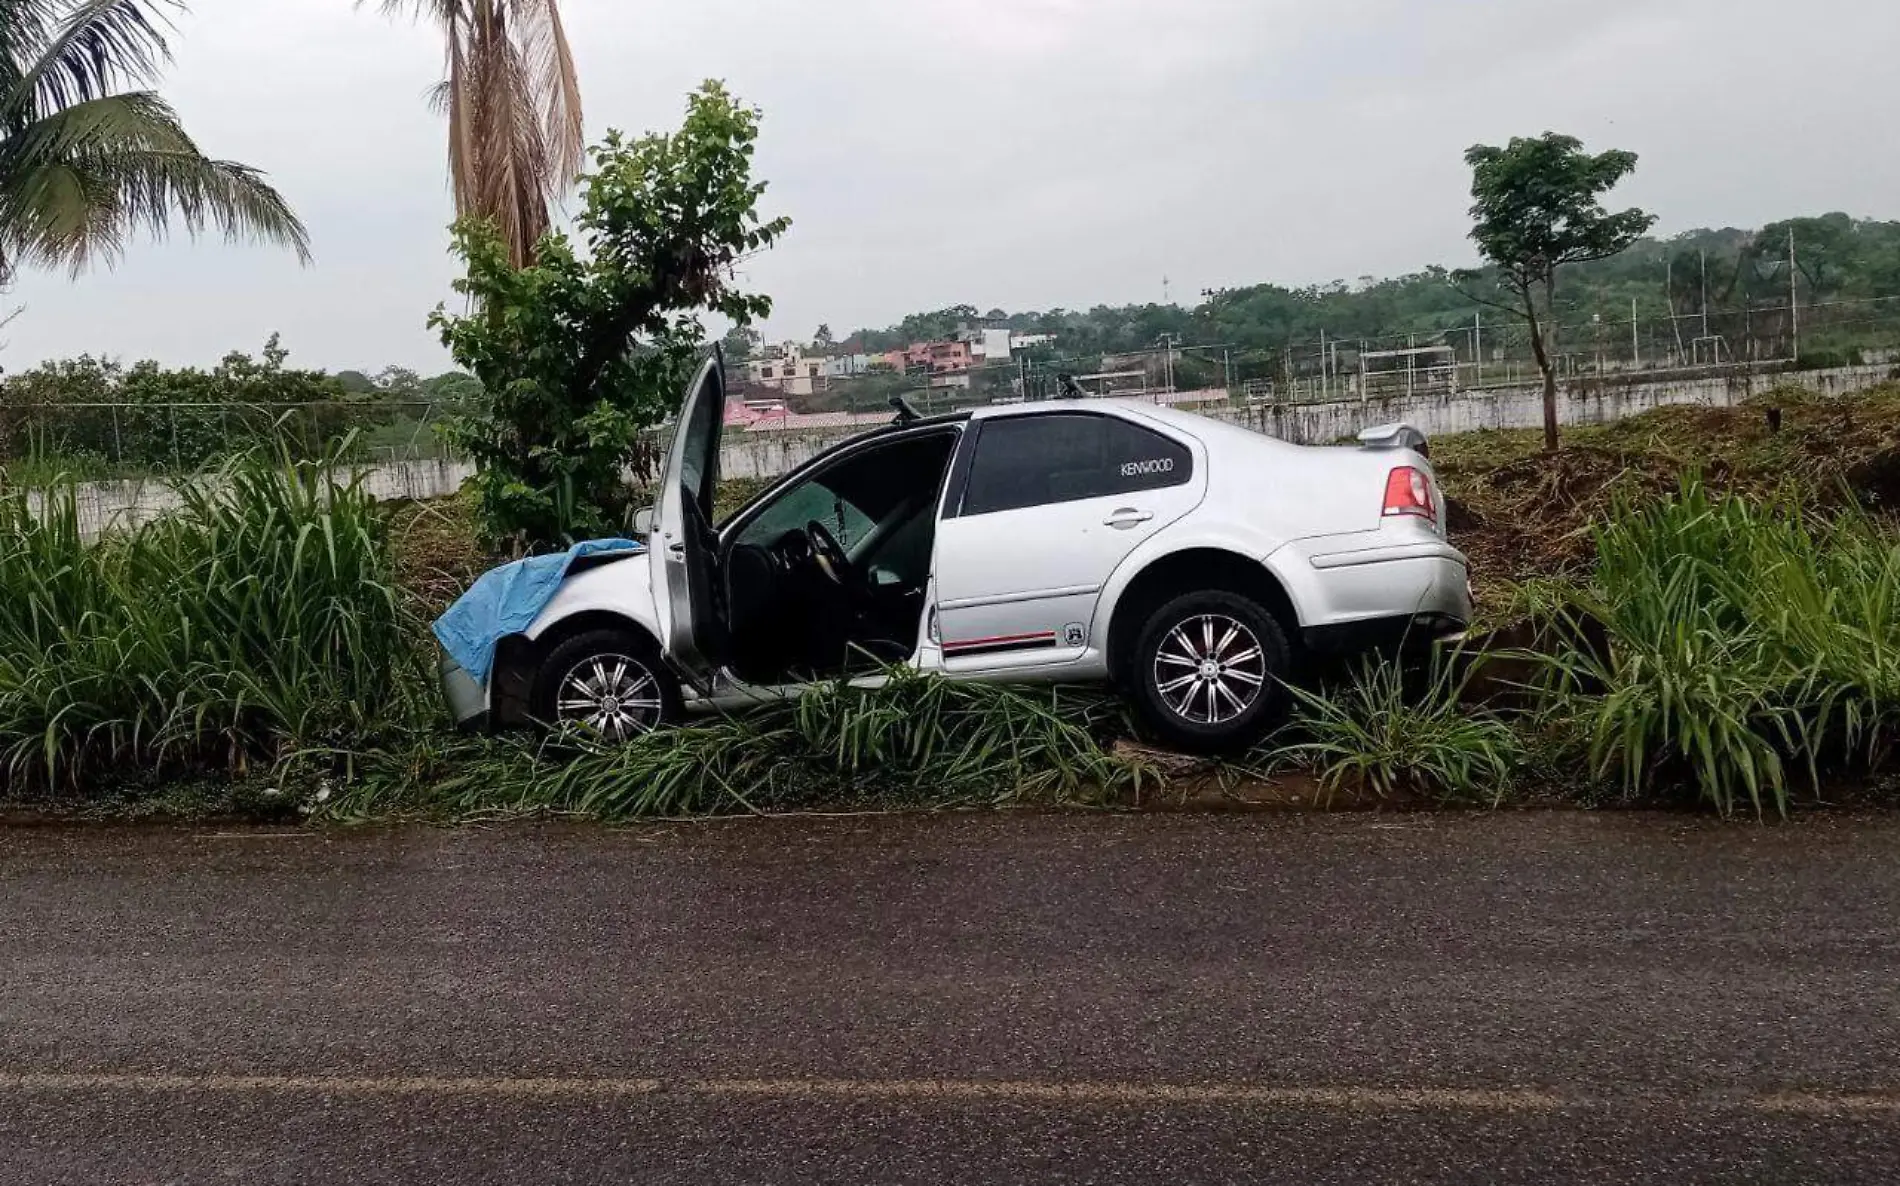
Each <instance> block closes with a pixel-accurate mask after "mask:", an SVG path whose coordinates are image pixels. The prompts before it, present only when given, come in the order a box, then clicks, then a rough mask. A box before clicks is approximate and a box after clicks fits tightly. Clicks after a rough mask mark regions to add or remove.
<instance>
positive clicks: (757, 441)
mask: <svg viewBox="0 0 1900 1186" xmlns="http://www.w3.org/2000/svg"><path fill="white" fill-rule="evenodd" d="M863 431H864V430H863V429H862V428H814V429H787V430H783V431H772V430H762V431H757V432H742V431H735V430H734V429H732V428H728V429H727V430H726V436H725V440H724V442H723V443H722V444H721V445H720V448H719V476H720V477H722V478H776V477H778V476H779V475H781V474H788V473H790V472H792V471H793V470H795V469H797V468H798V467H799V466H801V465H803V464H805V463H806V462H807V461H810V460H811V459H812V458H814V457H816V456H818V455H819V454H820V453H823V452H824V451H825V450H826V449H829V448H831V447H832V446H833V445H835V444H837V443H838V442H839V441H842V440H846V439H848V438H850V437H854V436H857V435H858V434H859V433H861V432H863Z"/></svg>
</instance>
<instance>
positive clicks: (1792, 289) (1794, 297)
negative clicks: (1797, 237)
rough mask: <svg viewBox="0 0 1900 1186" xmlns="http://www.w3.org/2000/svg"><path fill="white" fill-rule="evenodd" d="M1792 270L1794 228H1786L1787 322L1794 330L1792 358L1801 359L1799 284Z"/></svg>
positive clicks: (1797, 360)
mask: <svg viewBox="0 0 1900 1186" xmlns="http://www.w3.org/2000/svg"><path fill="white" fill-rule="evenodd" d="M1798 275H1799V273H1797V272H1796V271H1795V270H1794V228H1793V227H1789V228H1788V322H1789V325H1790V326H1791V327H1792V328H1793V330H1794V360H1795V361H1796V362H1797V363H1798V362H1800V361H1801V286H1800V284H1799V282H1798V281H1797V279H1796V277H1797V276H1798Z"/></svg>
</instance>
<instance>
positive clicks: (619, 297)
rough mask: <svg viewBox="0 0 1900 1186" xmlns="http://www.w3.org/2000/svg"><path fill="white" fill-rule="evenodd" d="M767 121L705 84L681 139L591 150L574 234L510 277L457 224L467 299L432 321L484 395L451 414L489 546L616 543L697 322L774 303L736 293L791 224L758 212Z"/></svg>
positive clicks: (494, 237) (496, 239)
mask: <svg viewBox="0 0 1900 1186" xmlns="http://www.w3.org/2000/svg"><path fill="white" fill-rule="evenodd" d="M758 128H759V112H758V110H757V109H756V108H752V107H746V106H741V105H740V104H739V103H737V102H736V101H735V100H734V99H733V98H732V96H731V95H729V94H728V93H727V92H726V89H725V88H724V87H723V86H721V85H720V84H719V83H716V82H707V83H705V84H704V85H702V86H701V87H700V88H699V90H697V91H695V92H694V93H693V95H692V97H691V99H690V100H689V101H688V103H687V112H686V122H685V124H684V125H683V126H682V127H681V128H680V130H679V131H678V132H675V133H673V134H671V135H661V134H653V135H648V136H644V137H642V138H640V139H638V140H634V141H631V142H629V141H626V140H624V139H622V138H621V136H620V135H619V134H618V133H609V135H608V136H607V139H606V141H605V143H604V144H602V145H601V146H600V147H598V148H596V149H594V150H593V151H592V153H591V154H590V155H591V157H592V160H593V172H592V173H591V174H590V175H589V176H587V177H586V178H584V179H583V200H582V209H581V212H580V215H579V216H578V217H577V218H576V219H575V225H576V227H577V229H578V232H579V237H580V239H581V240H582V241H583V242H584V244H585V247H586V250H585V252H584V253H581V252H577V251H576V250H575V248H574V246H573V244H572V243H571V242H570V241H569V240H568V238H567V236H566V235H565V234H561V233H558V232H555V233H550V234H549V235H547V236H546V237H544V238H543V239H542V241H541V244H540V247H539V249H538V251H537V257H536V262H534V263H533V264H531V265H529V266H527V267H523V268H517V267H515V266H514V265H513V264H512V263H511V262H510V257H509V251H508V247H507V245H506V244H505V243H504V242H503V241H502V239H501V237H500V235H499V234H497V233H496V231H495V228H494V226H493V225H492V224H490V223H487V222H484V221H470V220H464V221H462V222H460V223H458V224H456V228H455V248H456V251H457V252H458V253H459V254H460V255H461V256H462V257H463V259H465V260H466V261H467V266H468V275H467V277H466V278H465V279H462V280H459V281H457V282H456V285H455V289H456V291H457V292H459V293H462V294H464V295H466V296H468V297H469V298H471V301H472V304H473V308H472V309H471V311H470V312H469V313H468V314H467V315H465V316H457V315H451V314H449V313H447V312H445V311H444V310H442V309H437V310H436V313H435V315H434V317H432V318H431V319H430V324H431V325H432V326H434V327H435V328H436V329H438V330H439V331H441V334H442V341H443V344H444V345H446V346H447V347H448V348H449V351H450V353H451V354H453V355H454V357H455V361H456V364H457V365H458V366H460V367H461V368H462V369H464V370H466V371H468V372H470V373H471V374H473V375H475V376H476V377H477V378H478V379H480V380H481V383H482V387H483V389H484V391H485V393H486V399H485V400H484V401H483V403H482V405H481V406H479V407H478V408H475V409H472V410H470V411H467V412H465V413H463V414H461V415H459V416H456V417H455V418H453V419H452V420H451V421H450V422H449V425H448V430H447V431H448V434H449V437H450V439H451V441H452V442H453V443H455V444H457V445H459V446H460V447H461V448H462V449H464V450H465V451H466V452H467V453H468V454H469V455H470V456H471V457H472V458H473V459H474V461H475V463H476V465H477V467H478V472H477V476H476V479H475V485H476V491H477V494H478V496H479V498H480V511H481V516H482V521H483V525H484V527H485V529H486V531H487V532H488V533H489V535H490V536H491V537H493V538H496V539H511V540H513V541H515V542H517V543H522V544H526V545H529V546H548V545H553V544H558V543H561V542H564V541H567V540H572V539H577V538H582V537H585V536H589V535H601V534H606V533H609V532H613V531H619V530H624V526H625V516H626V512H627V510H628V505H627V504H628V501H629V497H630V488H629V486H628V483H627V473H628V471H629V467H630V466H632V465H634V463H635V462H636V460H637V458H638V457H639V454H640V452H641V450H640V442H641V438H642V434H643V433H645V432H646V431H647V430H649V429H651V428H652V427H653V426H655V425H657V424H659V423H660V422H661V421H662V420H663V419H665V418H666V416H667V415H668V414H669V413H671V412H673V411H675V410H676V407H677V404H678V399H679V394H680V389H681V386H682V384H683V383H684V382H685V380H686V379H687V378H688V376H689V374H690V368H691V366H692V364H693V362H694V360H695V357H696V355H697V354H698V352H699V350H700V344H701V343H702V342H703V341H704V340H705V331H704V330H703V328H702V327H701V325H700V321H699V314H700V313H701V312H702V311H711V312H716V313H720V314H722V315H724V316H725V317H726V318H728V319H729V320H731V321H733V322H734V323H735V324H737V325H739V326H741V327H743V326H745V325H748V324H750V323H751V322H752V320H753V319H754V318H757V317H763V316H765V315H766V314H768V313H769V312H770V311H771V301H770V300H769V299H768V298H766V297H764V296H758V295H749V294H746V293H742V292H740V291H738V290H737V289H736V288H735V287H734V286H733V275H732V271H733V265H734V264H735V263H736V262H737V261H738V260H739V259H740V258H741V257H743V256H745V255H747V254H750V253H753V252H757V251H761V250H763V249H765V248H767V247H769V246H770V245H771V244H772V243H773V242H774V241H775V240H777V239H778V237H779V236H780V235H782V234H783V233H784V232H785V230H786V228H787V227H788V226H790V222H789V220H787V219H783V218H779V219H773V220H771V221H769V222H768V221H764V220H762V219H761V218H760V216H759V214H758V203H759V198H760V196H761V195H762V194H763V193H764V192H765V185H764V183H763V182H757V181H754V180H753V178H752V156H753V146H754V144H755V142H756V141H757V139H758Z"/></svg>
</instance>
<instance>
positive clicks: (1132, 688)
mask: <svg viewBox="0 0 1900 1186" xmlns="http://www.w3.org/2000/svg"><path fill="white" fill-rule="evenodd" d="M1290 667H1291V659H1290V655H1289V651H1288V648H1287V641H1286V634H1285V632H1284V631H1282V630H1281V629H1280V624H1279V623H1278V622H1276V621H1274V619H1273V615H1272V614H1270V613H1268V612H1267V611H1266V609H1265V608H1263V607H1262V606H1261V605H1259V604H1258V603H1257V602H1255V601H1254V600H1252V599H1251V598H1249V597H1245V596H1243V595H1241V594H1239V593H1229V592H1225V591H1221V590H1210V591H1206V592H1199V593H1187V594H1184V595H1182V596H1180V597H1177V598H1175V599H1174V600H1172V601H1170V602H1168V603H1167V604H1166V605H1163V606H1162V607H1161V608H1159V609H1157V610H1155V611H1154V613H1152V614H1150V615H1149V616H1148V621H1147V624H1146V625H1144V626H1143V627H1142V630H1141V633H1140V635H1139V636H1138V641H1137V643H1136V646H1135V655H1134V659H1133V662H1132V663H1131V664H1130V666H1129V668H1128V669H1127V671H1126V676H1125V679H1126V682H1127V684H1128V687H1127V689H1126V691H1127V692H1128V694H1129V697H1130V699H1132V700H1133V701H1134V705H1135V708H1136V710H1137V712H1138V713H1139V715H1140V716H1141V719H1142V721H1143V723H1145V724H1146V725H1147V727H1148V728H1149V730H1150V731H1151V732H1153V733H1154V734H1155V736H1156V737H1157V738H1158V739H1160V740H1162V741H1165V742H1167V743H1169V744H1172V745H1178V746H1181V747H1182V748H1184V749H1188V750H1195V751H1200V752H1207V753H1215V752H1225V751H1231V750H1236V749H1243V748H1245V747H1246V746H1248V745H1251V744H1253V743H1254V742H1256V741H1258V740H1260V738H1261V737H1263V736H1265V734H1266V733H1267V731H1268V730H1269V729H1271V728H1273V727H1274V726H1275V725H1277V724H1279V723H1280V721H1281V720H1282V719H1283V718H1284V717H1285V715H1286V710H1287V701H1288V696H1287V690H1286V687H1285V685H1284V683H1283V682H1282V681H1283V680H1284V679H1285V678H1286V676H1287V674H1288V671H1289V669H1290Z"/></svg>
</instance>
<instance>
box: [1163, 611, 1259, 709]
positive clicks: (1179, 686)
mask: <svg viewBox="0 0 1900 1186" xmlns="http://www.w3.org/2000/svg"><path fill="white" fill-rule="evenodd" d="M1154 686H1155V691H1156V693H1158V694H1159V695H1160V697H1161V702H1162V703H1163V704H1165V705H1167V706H1168V710H1169V711H1170V712H1172V713H1174V715H1176V716H1178V717H1180V718H1181V719H1182V720H1184V721H1187V722H1189V723H1191V724H1195V725H1224V724H1227V723H1228V722H1230V721H1234V720H1238V719H1239V718H1240V717H1242V716H1243V715H1245V714H1246V712H1247V710H1248V709H1250V708H1252V707H1253V705H1254V702H1255V701H1257V700H1259V699H1260V696H1261V694H1262V693H1263V692H1264V691H1265V690H1266V686H1267V654H1266V651H1265V649H1264V648H1262V647H1261V645H1260V638H1259V636H1258V635H1256V634H1255V633H1254V632H1253V631H1252V630H1251V629H1249V628H1248V626H1247V624H1246V623H1244V622H1241V621H1240V620H1238V619H1236V618H1232V617H1229V616H1228V615H1226V614H1196V615H1194V616H1193V617H1191V618H1188V619H1186V620H1184V621H1182V622H1181V623H1179V624H1178V625H1176V626H1175V628H1174V629H1172V630H1170V631H1168V633H1167V636H1166V637H1165V638H1163V639H1162V640H1161V646H1160V647H1159V648H1157V649H1156V651H1155V661H1154Z"/></svg>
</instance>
